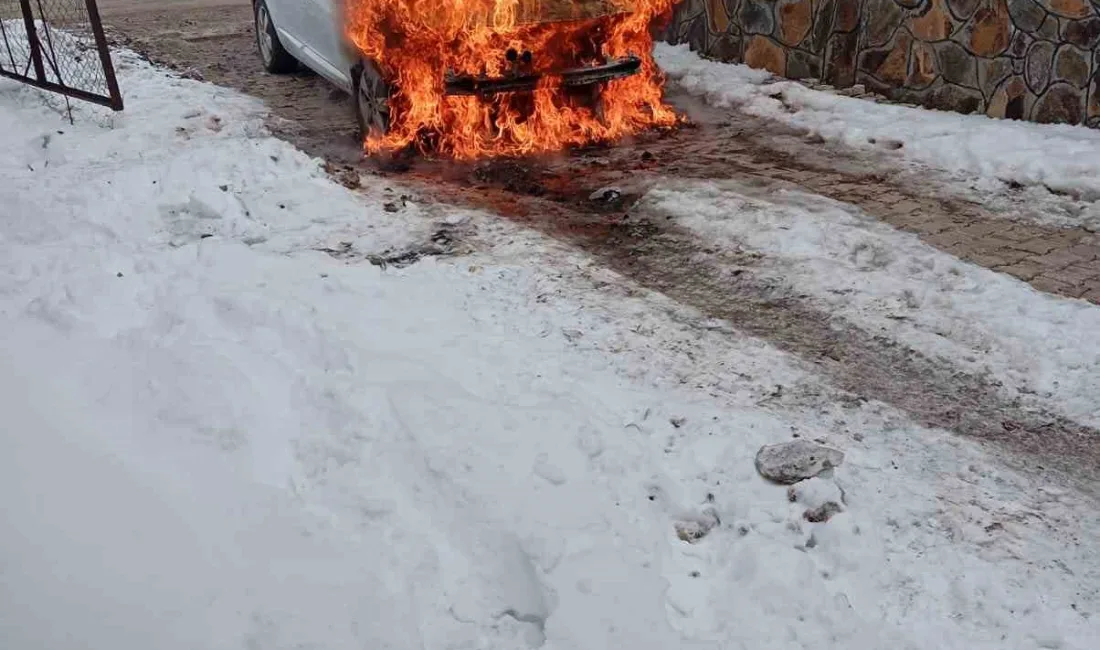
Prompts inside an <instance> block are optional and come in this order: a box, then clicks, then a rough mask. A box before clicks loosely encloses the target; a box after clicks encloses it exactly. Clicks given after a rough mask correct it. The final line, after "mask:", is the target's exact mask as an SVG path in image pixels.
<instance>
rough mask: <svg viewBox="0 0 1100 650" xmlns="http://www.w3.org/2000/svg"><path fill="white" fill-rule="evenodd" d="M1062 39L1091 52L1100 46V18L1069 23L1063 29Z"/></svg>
mask: <svg viewBox="0 0 1100 650" xmlns="http://www.w3.org/2000/svg"><path fill="white" fill-rule="evenodd" d="M1098 11H1100V10H1098ZM1062 38H1064V39H1065V40H1067V41H1069V42H1070V43H1073V44H1074V45H1077V46H1079V47H1083V48H1085V49H1086V50H1091V49H1092V48H1094V47H1096V46H1097V45H1100V18H1097V17H1093V18H1086V19H1085V20H1073V21H1067V22H1066V23H1065V26H1064V27H1063V28H1062Z"/></svg>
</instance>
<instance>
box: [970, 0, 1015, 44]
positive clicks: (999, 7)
mask: <svg viewBox="0 0 1100 650" xmlns="http://www.w3.org/2000/svg"><path fill="white" fill-rule="evenodd" d="M966 32H967V41H968V43H969V45H970V51H971V52H973V53H974V54H977V55H978V56H997V55H999V54H1001V53H1002V52H1004V51H1005V50H1006V49H1008V43H1009V37H1010V36H1011V35H1012V20H1011V18H1010V17H1009V13H1008V4H1007V2H1006V0H987V3H986V4H985V5H984V6H983V7H982V8H980V9H978V10H977V11H976V12H975V13H974V17H973V18H972V19H971V21H970V23H969V24H967V26H966Z"/></svg>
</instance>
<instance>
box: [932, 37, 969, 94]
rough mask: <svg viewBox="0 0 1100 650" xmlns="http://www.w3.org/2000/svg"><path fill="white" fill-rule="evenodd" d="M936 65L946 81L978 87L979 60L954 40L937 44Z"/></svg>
mask: <svg viewBox="0 0 1100 650" xmlns="http://www.w3.org/2000/svg"><path fill="white" fill-rule="evenodd" d="M935 49H936V67H937V69H938V70H939V71H940V75H941V76H942V77H943V78H944V80H945V81H948V82H950V83H953V84H957V85H960V86H966V87H967V88H974V89H977V88H978V61H977V59H976V58H975V57H974V56H973V55H972V54H970V53H969V52H967V51H966V48H964V47H963V46H962V45H959V44H958V43H956V42H954V41H944V42H942V43H936V44H935Z"/></svg>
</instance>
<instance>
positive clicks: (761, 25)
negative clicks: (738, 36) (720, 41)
mask: <svg viewBox="0 0 1100 650" xmlns="http://www.w3.org/2000/svg"><path fill="white" fill-rule="evenodd" d="M772 9H773V4H772V3H771V2H766V1H763V0H743V1H742V2H741V11H740V12H739V14H738V20H739V22H740V24H741V29H742V31H744V32H745V33H746V34H772V33H773V32H774V31H775V16H774V15H773V14H772Z"/></svg>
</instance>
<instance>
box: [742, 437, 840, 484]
mask: <svg viewBox="0 0 1100 650" xmlns="http://www.w3.org/2000/svg"><path fill="white" fill-rule="evenodd" d="M843 462H844V452H842V451H839V450H837V449H833V448H831V447H826V446H825V445H819V444H817V443H816V442H810V441H809V440H792V441H790V442H783V443H780V444H778V445H766V446H764V447H761V448H760V451H758V452H756V471H757V472H759V473H760V475H761V476H763V477H764V478H766V479H768V480H769V481H774V482H776V483H781V484H783V485H791V484H793V483H798V482H799V481H804V480H806V479H808V478H813V477H815V476H817V475H818V474H821V473H822V472H824V471H826V470H829V469H832V468H834V467H838V466H839V465H840V464H841V463H843Z"/></svg>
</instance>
